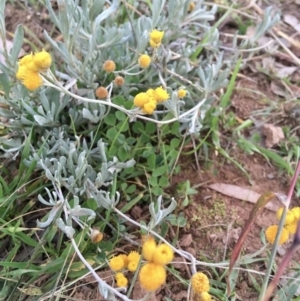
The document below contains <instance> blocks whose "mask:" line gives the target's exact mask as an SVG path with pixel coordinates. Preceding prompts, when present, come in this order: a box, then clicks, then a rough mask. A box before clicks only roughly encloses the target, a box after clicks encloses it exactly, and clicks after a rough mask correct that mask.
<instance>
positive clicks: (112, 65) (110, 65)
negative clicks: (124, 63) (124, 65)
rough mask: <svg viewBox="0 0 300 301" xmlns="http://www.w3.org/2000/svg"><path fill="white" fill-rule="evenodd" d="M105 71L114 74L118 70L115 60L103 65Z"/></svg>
mask: <svg viewBox="0 0 300 301" xmlns="http://www.w3.org/2000/svg"><path fill="white" fill-rule="evenodd" d="M103 69H104V70H105V71H106V72H108V73H110V72H113V71H115V70H116V64H115V62H114V61H113V60H107V61H105V62H104V64H103Z"/></svg>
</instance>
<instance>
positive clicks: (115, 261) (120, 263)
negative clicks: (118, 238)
mask: <svg viewBox="0 0 300 301" xmlns="http://www.w3.org/2000/svg"><path fill="white" fill-rule="evenodd" d="M109 266H110V268H111V269H112V270H113V271H119V270H122V269H123V268H124V267H125V262H124V259H123V258H122V257H121V256H115V257H113V258H112V259H111V260H110V261H109Z"/></svg>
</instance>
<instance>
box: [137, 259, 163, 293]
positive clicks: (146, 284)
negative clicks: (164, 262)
mask: <svg viewBox="0 0 300 301" xmlns="http://www.w3.org/2000/svg"><path fill="white" fill-rule="evenodd" d="M166 279H167V273H166V270H165V268H164V267H163V266H161V265H157V264H154V263H152V262H148V263H146V264H145V265H144V266H142V267H141V269H140V272H139V280H140V283H141V286H142V287H143V288H144V289H145V290H146V291H149V292H152V291H155V290H157V289H158V288H160V287H161V286H162V285H163V284H164V283H165V282H166Z"/></svg>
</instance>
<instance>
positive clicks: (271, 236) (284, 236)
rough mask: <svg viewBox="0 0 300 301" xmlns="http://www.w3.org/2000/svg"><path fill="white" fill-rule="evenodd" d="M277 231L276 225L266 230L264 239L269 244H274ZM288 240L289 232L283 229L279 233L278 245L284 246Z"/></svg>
mask: <svg viewBox="0 0 300 301" xmlns="http://www.w3.org/2000/svg"><path fill="white" fill-rule="evenodd" d="M277 231H278V226H277V225H273V226H270V227H268V228H267V230H266V232H265V234H266V239H267V241H268V242H269V243H270V244H273V243H274V241H275V238H276V234H277ZM288 239H289V232H288V230H287V229H285V228H283V229H282V232H281V236H280V238H279V244H280V245H282V244H284V243H285V242H286V241H287V240H288Z"/></svg>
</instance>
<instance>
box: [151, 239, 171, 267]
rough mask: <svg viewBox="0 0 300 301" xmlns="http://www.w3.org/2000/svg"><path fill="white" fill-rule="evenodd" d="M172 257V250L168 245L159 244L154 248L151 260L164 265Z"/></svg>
mask: <svg viewBox="0 0 300 301" xmlns="http://www.w3.org/2000/svg"><path fill="white" fill-rule="evenodd" d="M173 258H174V252H173V250H172V249H171V248H170V247H169V246H168V245H166V244H161V245H159V246H157V248H156V249H155V251H154V254H153V259H152V261H153V262H154V263H156V264H160V265H165V264H168V263H170V262H171V261H172V260H173Z"/></svg>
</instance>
